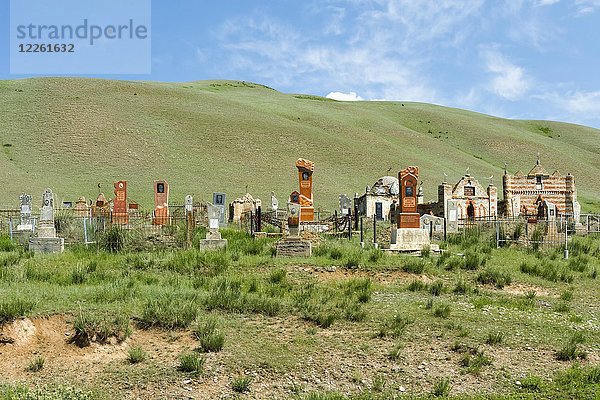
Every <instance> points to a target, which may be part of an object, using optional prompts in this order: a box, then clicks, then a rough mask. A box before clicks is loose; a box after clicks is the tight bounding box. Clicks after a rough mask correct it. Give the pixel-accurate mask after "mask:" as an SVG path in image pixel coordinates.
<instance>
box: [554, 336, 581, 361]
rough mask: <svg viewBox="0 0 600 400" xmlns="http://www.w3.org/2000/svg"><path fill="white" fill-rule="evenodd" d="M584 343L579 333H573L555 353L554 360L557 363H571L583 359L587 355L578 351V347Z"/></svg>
mask: <svg viewBox="0 0 600 400" xmlns="http://www.w3.org/2000/svg"><path fill="white" fill-rule="evenodd" d="M583 342H584V338H583V335H582V334H581V332H575V333H574V334H573V335H572V336H571V337H570V338H569V340H568V341H567V342H566V343H565V345H564V346H563V347H561V348H560V349H558V350H557V351H556V359H557V360H559V361H572V360H576V359H578V358H581V359H585V358H586V357H587V354H586V353H585V352H584V351H581V350H579V345H580V344H581V343H583Z"/></svg>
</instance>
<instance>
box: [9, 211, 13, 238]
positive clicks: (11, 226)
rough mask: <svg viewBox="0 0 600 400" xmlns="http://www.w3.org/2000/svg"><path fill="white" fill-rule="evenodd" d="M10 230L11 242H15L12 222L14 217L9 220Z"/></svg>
mask: <svg viewBox="0 0 600 400" xmlns="http://www.w3.org/2000/svg"><path fill="white" fill-rule="evenodd" d="M8 229H9V233H10V240H13V222H12V215H11V216H10V217H9V218H8Z"/></svg>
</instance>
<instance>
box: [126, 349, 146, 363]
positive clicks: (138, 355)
mask: <svg viewBox="0 0 600 400" xmlns="http://www.w3.org/2000/svg"><path fill="white" fill-rule="evenodd" d="M146 356H147V355H146V352H145V351H144V349H143V348H141V347H139V346H137V347H132V348H130V349H129V351H128V352H127V361H129V363H130V364H138V363H141V362H142V361H144V360H145V359H146Z"/></svg>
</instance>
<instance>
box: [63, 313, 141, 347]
mask: <svg viewBox="0 0 600 400" xmlns="http://www.w3.org/2000/svg"><path fill="white" fill-rule="evenodd" d="M73 329H74V331H75V333H74V335H73V336H72V337H71V338H70V340H69V342H71V343H75V344H76V345H78V346H79V347H86V346H89V345H90V343H91V342H96V343H106V342H108V340H109V339H110V338H114V339H116V341H117V342H119V343H120V342H122V341H123V340H125V339H127V338H128V337H129V336H130V335H131V327H130V326H129V317H127V316H125V315H123V314H118V315H107V314H95V313H93V312H90V311H84V310H82V311H80V312H79V314H78V315H77V317H76V318H75V321H74V322H73Z"/></svg>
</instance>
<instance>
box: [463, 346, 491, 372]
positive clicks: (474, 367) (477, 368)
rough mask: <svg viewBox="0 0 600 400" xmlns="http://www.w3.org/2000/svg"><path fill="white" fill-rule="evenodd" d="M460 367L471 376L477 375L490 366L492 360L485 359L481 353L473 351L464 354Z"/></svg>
mask: <svg viewBox="0 0 600 400" xmlns="http://www.w3.org/2000/svg"><path fill="white" fill-rule="evenodd" d="M460 365H461V366H463V367H465V368H466V369H467V372H469V373H471V374H479V373H480V372H481V369H482V368H483V367H486V366H488V365H492V359H491V358H489V357H487V356H486V355H485V354H484V353H483V351H480V350H475V351H472V352H467V353H465V354H464V355H463V357H462V358H461V360H460Z"/></svg>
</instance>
